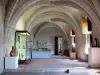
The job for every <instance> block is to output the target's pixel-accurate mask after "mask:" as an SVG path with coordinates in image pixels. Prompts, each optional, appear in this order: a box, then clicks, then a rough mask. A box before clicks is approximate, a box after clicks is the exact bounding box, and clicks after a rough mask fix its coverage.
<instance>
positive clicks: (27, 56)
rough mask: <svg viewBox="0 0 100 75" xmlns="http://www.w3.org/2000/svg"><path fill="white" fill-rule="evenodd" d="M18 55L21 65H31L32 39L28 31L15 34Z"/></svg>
mask: <svg viewBox="0 0 100 75" xmlns="http://www.w3.org/2000/svg"><path fill="white" fill-rule="evenodd" d="M15 47H16V55H17V57H18V60H19V64H21V63H29V62H30V61H31V50H32V47H31V37H30V34H29V33H28V32H27V31H16V32H15Z"/></svg>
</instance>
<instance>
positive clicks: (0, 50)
mask: <svg viewBox="0 0 100 75" xmlns="http://www.w3.org/2000/svg"><path fill="white" fill-rule="evenodd" d="M3 69H4V20H3V13H2V6H1V3H0V74H1V73H2V72H3Z"/></svg>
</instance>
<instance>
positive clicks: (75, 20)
mask: <svg viewBox="0 0 100 75" xmlns="http://www.w3.org/2000/svg"><path fill="white" fill-rule="evenodd" d="M7 1H8V3H7ZM5 2H6V3H7V4H6V11H8V12H7V13H6V17H5V18H6V24H5V27H15V25H16V29H22V30H28V31H29V32H30V33H34V35H36V34H37V33H39V32H40V31H41V29H44V28H48V27H50V25H51V26H54V27H57V28H58V29H59V30H61V31H62V32H63V33H64V34H65V36H66V37H68V34H69V28H72V29H73V30H74V31H75V32H76V35H77V37H82V30H81V17H82V16H87V17H89V19H90V20H91V22H92V24H93V25H94V29H95V31H96V34H99V33H100V31H99V28H100V26H99V25H98V24H100V21H99V10H98V8H97V7H98V6H97V3H98V0H95V1H94V0H5ZM19 22H20V23H19ZM48 23H49V24H48ZM18 26H20V28H19V27H18ZM45 26H46V27H45ZM21 27H22V28H21ZM8 30H9V29H8ZM8 32H9V33H10V32H11V30H9V31H8ZM7 35H8V34H7Z"/></svg>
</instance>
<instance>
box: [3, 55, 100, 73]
mask: <svg viewBox="0 0 100 75" xmlns="http://www.w3.org/2000/svg"><path fill="white" fill-rule="evenodd" d="M68 69H69V74H67V73H65V71H66V70H68ZM36 71H37V73H36ZM14 72H16V73H14ZM14 72H13V70H10V72H9V70H8V73H7V72H5V73H4V74H3V75H99V74H93V73H96V72H97V70H95V69H89V68H88V63H87V62H81V61H78V60H71V59H69V58H68V57H65V56H52V58H50V59H32V60H31V63H30V64H20V65H19V68H18V69H16V70H15V71H14ZM22 72H23V73H22ZM25 72H26V73H25ZM28 72H29V73H28Z"/></svg>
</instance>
